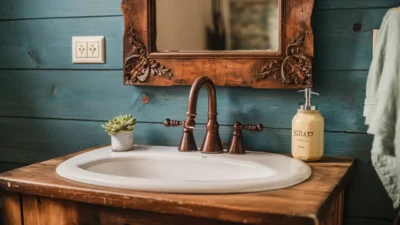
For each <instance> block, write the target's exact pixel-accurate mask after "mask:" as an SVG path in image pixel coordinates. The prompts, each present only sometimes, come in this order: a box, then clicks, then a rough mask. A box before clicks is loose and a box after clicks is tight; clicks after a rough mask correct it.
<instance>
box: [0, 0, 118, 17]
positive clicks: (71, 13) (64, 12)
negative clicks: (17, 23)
mask: <svg viewBox="0 0 400 225" xmlns="http://www.w3.org/2000/svg"><path fill="white" fill-rule="evenodd" d="M120 3H121V1H120V0H69V1H68V2H66V1H62V0H36V1H29V0H3V1H1V2H0V12H1V13H0V21H1V20H15V19H34V18H49V17H51V18H55V17H81V16H114V15H121V9H120V7H119V4H120ZM38 6H40V7H38Z"/></svg>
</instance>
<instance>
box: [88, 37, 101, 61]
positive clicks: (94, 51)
mask: <svg viewBox="0 0 400 225" xmlns="http://www.w3.org/2000/svg"><path fill="white" fill-rule="evenodd" d="M88 57H89V58H99V42H98V41H88Z"/></svg>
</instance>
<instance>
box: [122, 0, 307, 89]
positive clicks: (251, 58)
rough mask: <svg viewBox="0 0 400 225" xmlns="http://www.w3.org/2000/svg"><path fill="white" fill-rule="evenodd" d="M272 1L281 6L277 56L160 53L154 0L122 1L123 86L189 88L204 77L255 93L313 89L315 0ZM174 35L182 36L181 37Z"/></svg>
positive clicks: (246, 52)
mask: <svg viewBox="0 0 400 225" xmlns="http://www.w3.org/2000/svg"><path fill="white" fill-rule="evenodd" d="M198 1H204V0H198ZM209 1H210V0H209ZM276 1H277V2H278V4H279V10H278V11H279V25H278V26H279V37H277V38H279V42H278V49H277V50H276V51H272V50H271V51H269V50H243V51H235V50H208V51H207V50H190V51H189V50H188V51H185V50H182V51H179V50H177V51H175V50H174V51H163V50H162V48H161V47H160V46H157V37H159V35H160V32H158V31H157V29H156V28H157V24H156V21H157V20H156V18H157V17H156V8H157V7H156V0H122V4H121V10H122V14H123V16H124V26H125V35H124V41H123V46H124V50H123V57H124V62H123V63H124V65H123V77H124V84H126V85H137V86H175V85H177V86H181V85H192V84H193V82H194V81H195V80H196V78H198V77H199V76H208V77H210V78H211V79H212V80H213V81H214V83H215V85H216V86H235V87H252V88H257V89H299V88H305V87H312V84H313V83H312V76H313V75H312V70H313V69H312V68H313V65H312V63H313V57H314V34H313V30H312V27H311V15H312V12H313V7H314V0H276ZM164 28H165V27H164ZM157 34H158V35H157ZM176 35H177V37H180V36H179V35H182V34H180V33H177V34H176ZM158 47H160V49H161V50H159V49H158Z"/></svg>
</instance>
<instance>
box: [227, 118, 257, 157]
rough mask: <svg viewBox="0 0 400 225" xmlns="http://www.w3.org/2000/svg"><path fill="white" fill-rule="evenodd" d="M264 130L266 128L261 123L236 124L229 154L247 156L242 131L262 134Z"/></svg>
mask: <svg viewBox="0 0 400 225" xmlns="http://www.w3.org/2000/svg"><path fill="white" fill-rule="evenodd" d="M263 129H264V126H263V125H262V124H261V123H258V124H248V125H242V124H241V123H240V122H236V123H235V124H234V125H233V137H232V141H231V144H230V145H229V149H228V152H229V153H230V154H235V155H240V154H245V153H246V151H245V150H244V147H243V140H242V130H248V131H257V132H261V131H262V130H263Z"/></svg>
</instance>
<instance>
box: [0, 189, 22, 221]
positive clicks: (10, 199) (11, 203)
mask: <svg viewBox="0 0 400 225" xmlns="http://www.w3.org/2000/svg"><path fill="white" fill-rule="evenodd" d="M2 200H3V206H4V210H3V214H4V215H3V216H4V225H23V221H22V212H21V209H22V206H21V196H20V194H18V193H11V192H10V193H8V192H6V193H5V194H4V195H3V196H2Z"/></svg>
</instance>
